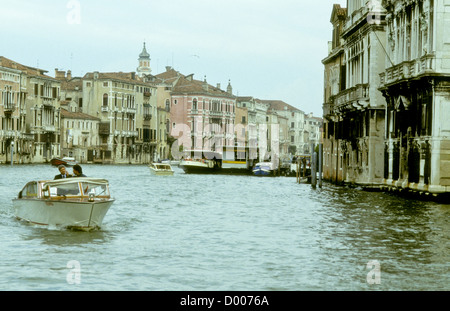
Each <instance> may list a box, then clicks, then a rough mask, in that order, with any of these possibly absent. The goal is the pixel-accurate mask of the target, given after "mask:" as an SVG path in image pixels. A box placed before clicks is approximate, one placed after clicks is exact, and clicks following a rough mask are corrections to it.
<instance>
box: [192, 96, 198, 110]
mask: <svg viewBox="0 0 450 311" xmlns="http://www.w3.org/2000/svg"><path fill="white" fill-rule="evenodd" d="M192 110H197V98H194V100H193V101H192Z"/></svg>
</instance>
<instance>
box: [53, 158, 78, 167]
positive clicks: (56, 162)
mask: <svg viewBox="0 0 450 311" xmlns="http://www.w3.org/2000/svg"><path fill="white" fill-rule="evenodd" d="M50 163H51V164H52V165H53V166H60V165H64V166H74V165H75V164H78V162H77V161H76V160H75V158H72V157H64V158H62V159H61V158H53V159H51V160H50Z"/></svg>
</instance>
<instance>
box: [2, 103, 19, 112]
mask: <svg viewBox="0 0 450 311" xmlns="http://www.w3.org/2000/svg"><path fill="white" fill-rule="evenodd" d="M3 110H4V111H5V113H13V112H14V110H16V105H15V104H14V103H6V104H5V105H4V107H3Z"/></svg>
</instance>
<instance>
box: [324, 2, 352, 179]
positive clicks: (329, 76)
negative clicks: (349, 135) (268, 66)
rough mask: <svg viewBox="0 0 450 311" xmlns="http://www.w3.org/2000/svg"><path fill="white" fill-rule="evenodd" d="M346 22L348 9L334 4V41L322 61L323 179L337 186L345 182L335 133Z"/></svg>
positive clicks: (337, 136) (343, 63)
mask: <svg viewBox="0 0 450 311" xmlns="http://www.w3.org/2000/svg"><path fill="white" fill-rule="evenodd" d="M346 19H347V9H346V8H342V7H341V6H340V5H339V4H334V5H333V10H332V13H331V18H330V22H331V24H332V26H333V32H332V40H331V41H329V42H328V56H327V57H326V58H324V59H323V60H322V63H323V65H324V103H323V118H324V119H323V129H324V137H323V178H324V179H325V180H328V181H333V182H335V183H339V182H342V181H343V180H344V176H343V170H342V167H343V159H342V157H343V156H342V152H341V151H340V137H339V133H338V132H335V127H336V125H337V124H338V122H339V116H338V114H337V113H336V112H337V111H335V99H336V96H337V95H338V94H339V92H342V91H344V90H345V79H346V76H345V72H346V67H345V61H344V45H343V44H342V43H343V42H342V41H343V40H342V38H341V33H342V31H343V29H344V26H345V21H346Z"/></svg>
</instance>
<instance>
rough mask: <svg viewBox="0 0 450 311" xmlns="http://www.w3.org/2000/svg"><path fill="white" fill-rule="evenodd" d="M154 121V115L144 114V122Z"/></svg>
mask: <svg viewBox="0 0 450 311" xmlns="http://www.w3.org/2000/svg"><path fill="white" fill-rule="evenodd" d="M151 119H152V115H151V114H150V113H146V114H144V121H150V120H151Z"/></svg>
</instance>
